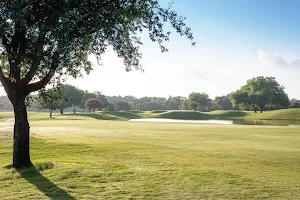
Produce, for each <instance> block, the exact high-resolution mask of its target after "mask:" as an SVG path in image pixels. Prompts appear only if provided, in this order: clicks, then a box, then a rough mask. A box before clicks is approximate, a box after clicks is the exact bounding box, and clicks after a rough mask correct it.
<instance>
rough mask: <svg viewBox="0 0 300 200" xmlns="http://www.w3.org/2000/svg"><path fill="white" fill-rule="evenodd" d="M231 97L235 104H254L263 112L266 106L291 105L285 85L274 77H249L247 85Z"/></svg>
mask: <svg viewBox="0 0 300 200" xmlns="http://www.w3.org/2000/svg"><path fill="white" fill-rule="evenodd" d="M231 99H232V101H233V103H234V104H235V105H239V106H242V107H245V106H249V105H251V106H253V109H254V111H255V112H256V110H257V108H259V109H260V111H261V112H263V111H264V109H265V108H266V107H275V106H282V107H288V106H289V98H288V95H287V94H286V93H285V91H284V87H283V86H282V85H280V84H279V83H278V82H277V81H276V79H275V78H274V77H263V76H259V77H256V78H252V79H249V80H248V81H247V83H246V85H244V86H242V87H241V88H240V89H239V90H237V91H236V92H234V93H232V94H231Z"/></svg>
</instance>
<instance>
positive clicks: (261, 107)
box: [260, 105, 265, 113]
mask: <svg viewBox="0 0 300 200" xmlns="http://www.w3.org/2000/svg"><path fill="white" fill-rule="evenodd" d="M264 107H265V106H264V105H260V113H263V112H264Z"/></svg>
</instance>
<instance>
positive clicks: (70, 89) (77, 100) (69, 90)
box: [64, 84, 84, 112]
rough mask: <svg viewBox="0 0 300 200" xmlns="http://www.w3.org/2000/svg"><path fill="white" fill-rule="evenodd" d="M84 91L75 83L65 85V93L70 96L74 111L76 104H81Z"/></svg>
mask: <svg viewBox="0 0 300 200" xmlns="http://www.w3.org/2000/svg"><path fill="white" fill-rule="evenodd" d="M83 93H84V92H83V90H80V89H78V88H77V87H75V86H73V85H69V84H66V85H64V95H65V96H66V97H67V98H68V100H69V102H70V105H71V106H73V108H74V110H73V112H76V109H75V106H79V105H80V104H81V100H82V95H83Z"/></svg>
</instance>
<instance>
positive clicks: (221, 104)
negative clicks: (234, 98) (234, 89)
mask: <svg viewBox="0 0 300 200" xmlns="http://www.w3.org/2000/svg"><path fill="white" fill-rule="evenodd" d="M215 103H216V104H217V106H218V109H219V110H232V109H233V106H232V103H231V100H230V98H229V97H228V96H219V97H216V98H215Z"/></svg>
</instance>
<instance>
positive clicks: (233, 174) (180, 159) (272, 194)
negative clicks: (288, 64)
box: [0, 113, 300, 199]
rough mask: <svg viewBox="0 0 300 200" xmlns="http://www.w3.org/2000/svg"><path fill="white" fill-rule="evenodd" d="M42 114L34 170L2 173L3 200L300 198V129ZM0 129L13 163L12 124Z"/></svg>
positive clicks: (6, 159) (5, 155)
mask: <svg viewBox="0 0 300 200" xmlns="http://www.w3.org/2000/svg"><path fill="white" fill-rule="evenodd" d="M46 116H47V115H45V114H36V113H31V114H30V118H31V119H32V123H31V131H32V134H31V141H32V142H31V157H32V160H33V162H34V163H35V164H36V167H37V168H38V171H37V170H33V169H31V170H21V171H16V170H14V169H4V168H0V188H1V190H0V199H47V198H51V199H59V198H60V199H75V198H77V199H128V198H142V199H145V198H146V199H163V198H164V199H165V198H169V199H200V198H201V199H207V198H212V199H218V198H223V199H262V198H271V199H295V198H296V197H299V196H300V190H299V188H300V182H299V179H300V132H299V128H295V127H266V126H260V127H253V126H235V125H201V124H181V123H178V124H169V123H144V122H129V121H111V120H106V121H104V120H96V119H95V118H94V117H86V116H85V117H83V116H55V119H54V120H43V119H45V118H46ZM71 119H73V120H71ZM75 120H76V121H75ZM75 122H76V123H75ZM0 127H1V129H0V130H1V134H0V155H1V160H0V166H5V165H8V164H10V163H11V155H12V152H11V149H12V147H11V145H12V140H11V137H12V136H11V134H12V124H7V123H6V124H4V123H2V124H1V126H0Z"/></svg>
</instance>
